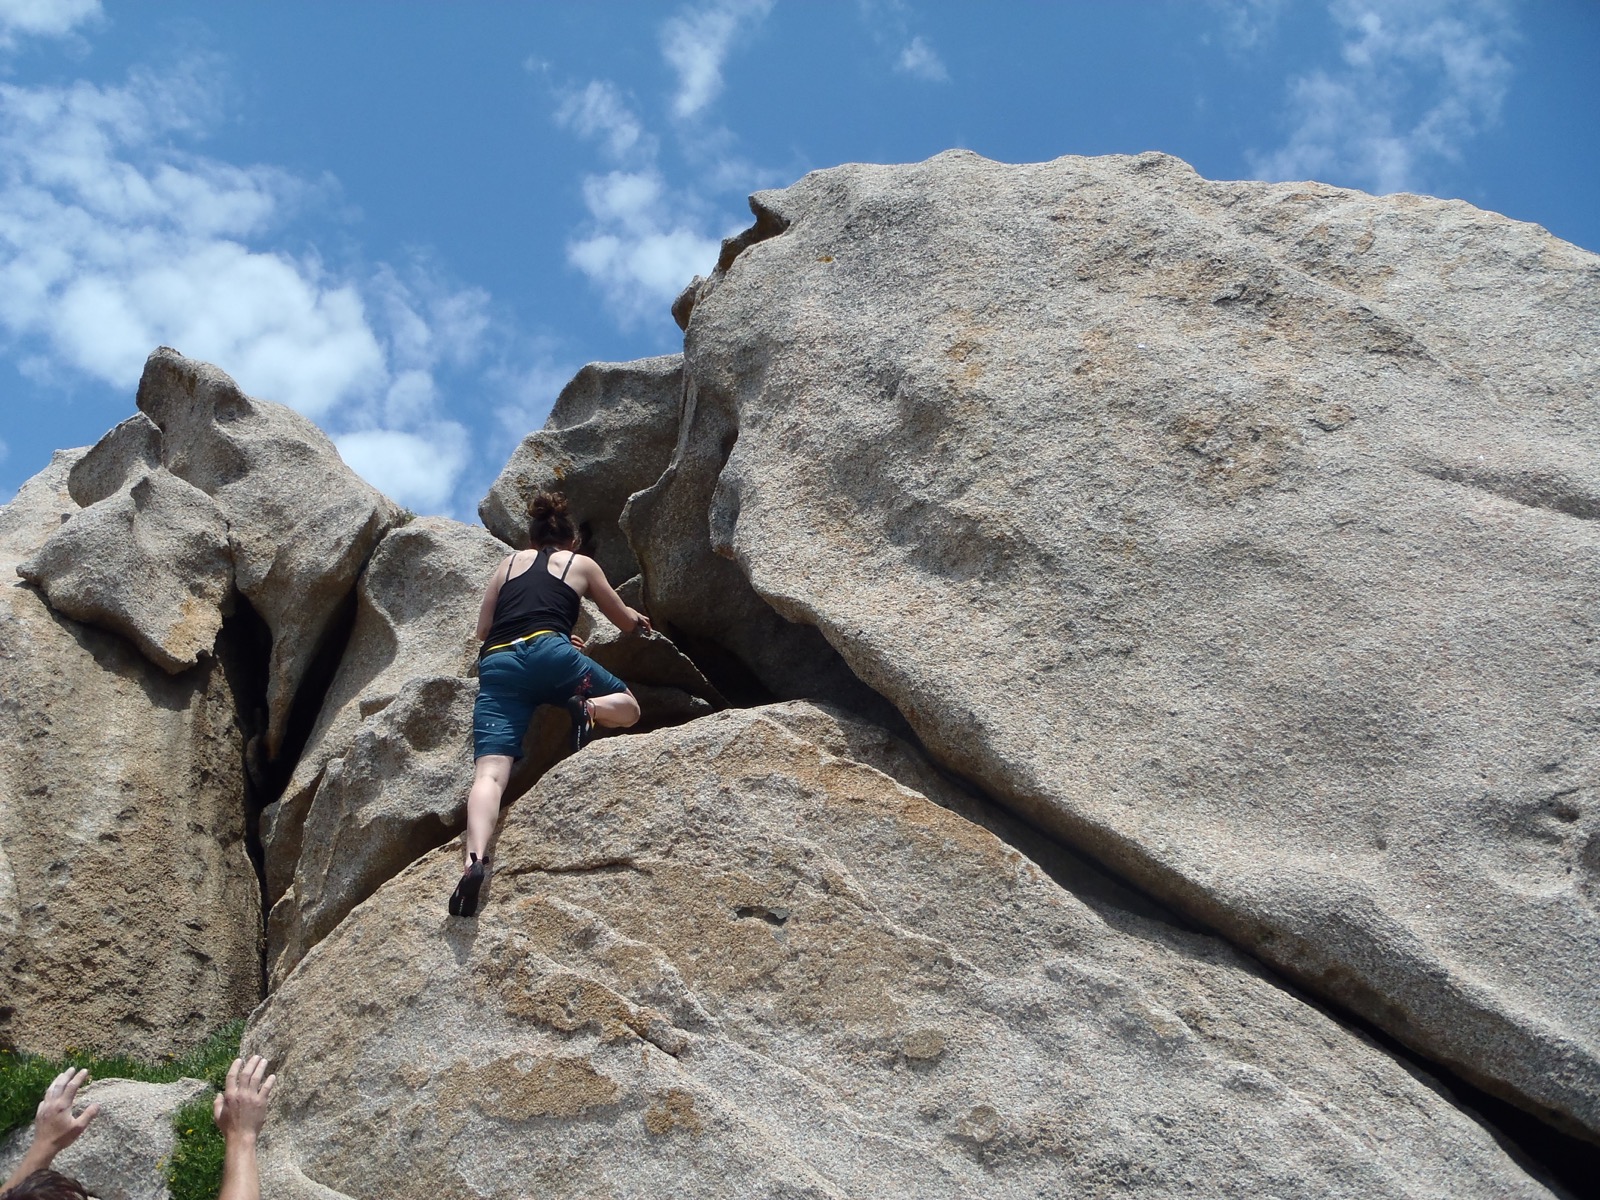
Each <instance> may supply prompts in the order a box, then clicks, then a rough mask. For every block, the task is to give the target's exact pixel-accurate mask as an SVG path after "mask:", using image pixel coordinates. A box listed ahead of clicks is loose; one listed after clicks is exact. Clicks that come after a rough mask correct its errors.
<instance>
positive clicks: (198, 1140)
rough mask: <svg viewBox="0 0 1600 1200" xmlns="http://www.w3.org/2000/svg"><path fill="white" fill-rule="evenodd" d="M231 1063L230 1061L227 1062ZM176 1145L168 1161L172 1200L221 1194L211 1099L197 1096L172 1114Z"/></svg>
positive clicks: (219, 1146)
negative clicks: (176, 1135) (176, 1137)
mask: <svg viewBox="0 0 1600 1200" xmlns="http://www.w3.org/2000/svg"><path fill="white" fill-rule="evenodd" d="M230 1061H231V1060H230ZM172 1127H173V1129H175V1130H176V1131H177V1134H178V1144H177V1146H175V1147H174V1148H173V1151H172V1157H171V1158H170V1159H168V1160H167V1190H168V1191H169V1192H171V1193H172V1200H214V1197H215V1196H216V1194H217V1193H218V1192H219V1191H221V1190H222V1155H223V1150H224V1148H225V1147H224V1143H223V1140H222V1133H221V1131H220V1130H218V1129H217V1126H216V1124H215V1122H213V1121H212V1120H211V1097H210V1096H200V1097H198V1098H197V1099H194V1100H191V1101H189V1103H187V1104H185V1105H184V1106H183V1107H182V1108H180V1109H179V1110H178V1111H177V1112H175V1113H173V1114H172Z"/></svg>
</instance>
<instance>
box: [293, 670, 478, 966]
mask: <svg viewBox="0 0 1600 1200" xmlns="http://www.w3.org/2000/svg"><path fill="white" fill-rule="evenodd" d="M477 690H478V689H477V685H476V683H475V682H474V681H473V680H471V679H465V678H460V677H457V676H449V675H444V676H433V677H428V678H418V679H412V680H410V681H408V682H407V683H406V684H405V685H404V686H403V687H402V688H401V689H400V692H399V694H398V695H396V696H395V697H393V699H392V700H391V702H390V703H389V704H387V705H385V706H384V708H383V709H382V710H381V711H379V712H377V713H375V714H374V715H373V717H372V719H371V720H369V721H367V722H365V723H364V724H363V725H362V726H361V727H360V728H359V729H357V730H356V731H355V733H354V735H353V737H352V738H351V740H350V745H349V746H348V747H347V749H346V750H345V752H344V753H343V754H342V755H340V756H339V757H337V758H334V759H331V760H329V762H328V764H327V766H326V767H325V768H324V769H323V771H322V774H321V777H320V779H319V780H318V782H317V785H316V790H315V795H314V797H313V799H312V801H311V804H310V807H309V810H308V812H307V814H306V818H305V823H304V826H303V829H302V831H301V834H300V838H299V843H300V845H299V856H298V858H297V859H296V861H295V867H294V882H293V884H292V886H291V887H290V888H289V890H288V892H287V893H286V894H285V895H284V896H283V898H282V899H280V900H279V901H278V902H277V903H276V904H275V905H273V908H272V914H271V921H270V924H269V926H268V931H267V950H268V961H269V971H270V975H269V983H270V984H271V986H273V987H277V986H278V985H279V984H280V983H281V982H282V981H283V979H284V977H285V976H286V975H288V973H289V972H290V971H292V970H293V969H294V967H295V964H297V963H298V962H299V961H300V960H301V958H303V957H304V956H305V953H306V951H307V950H309V949H310V948H311V947H312V946H314V945H316V944H317V942H319V941H321V940H322V939H323V938H324V937H326V936H327V935H328V934H329V933H330V932H332V930H333V928H334V926H336V925H337V924H338V923H339V922H340V921H341V920H343V919H344V917H345V915H346V914H347V913H349V911H350V910H351V909H352V908H354V907H355V906H356V905H357V904H359V903H360V902H361V901H363V900H365V899H366V898H367V897H368V896H370V895H371V894H372V893H373V892H375V891H376V890H377V889H378V886H379V885H380V884H381V883H383V882H384V881H385V880H386V879H388V878H390V877H391V876H393V875H396V874H398V873H399V872H400V870H401V869H402V868H404V867H405V866H406V864H408V863H410V862H411V861H412V860H413V859H415V858H417V857H418V856H419V855H422V854H424V853H426V852H427V851H429V850H432V849H433V848H434V847H435V846H438V845H441V844H442V843H444V842H445V841H447V840H448V839H449V838H450V837H451V836H453V835H454V834H456V833H459V832H460V831H461V830H462V829H463V828H464V827H465V826H466V820H467V818H466V801H467V786H468V784H470V783H471V782H472V701H473V698H474V697H475V696H476V695H477Z"/></svg>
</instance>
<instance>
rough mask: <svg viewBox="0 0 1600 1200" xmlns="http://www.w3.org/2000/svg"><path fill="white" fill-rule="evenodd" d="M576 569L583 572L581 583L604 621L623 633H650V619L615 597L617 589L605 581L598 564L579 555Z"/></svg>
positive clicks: (618, 597)
mask: <svg viewBox="0 0 1600 1200" xmlns="http://www.w3.org/2000/svg"><path fill="white" fill-rule="evenodd" d="M578 569H579V570H580V571H582V572H583V582H584V585H585V586H586V587H587V589H588V593H587V594H588V596H589V599H591V600H593V601H594V602H595V605H596V607H598V608H599V609H600V611H601V613H603V614H604V615H605V619H606V620H608V621H610V622H611V623H612V624H613V625H615V626H616V627H617V628H618V629H620V630H622V632H623V633H633V632H634V631H635V630H637V631H639V632H641V633H649V632H651V626H650V618H649V617H647V616H645V615H644V614H643V613H642V612H640V611H639V610H638V609H636V608H629V607H628V606H627V605H626V604H624V603H623V602H622V597H621V596H619V595H617V589H616V588H614V587H612V586H611V583H610V581H609V580H608V579H606V573H605V571H604V570H603V569H602V568H601V566H600V564H599V563H597V562H595V560H594V559H592V558H588V557H586V556H585V555H581V554H580V555H578Z"/></svg>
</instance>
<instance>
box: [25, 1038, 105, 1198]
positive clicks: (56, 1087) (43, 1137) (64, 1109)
mask: <svg viewBox="0 0 1600 1200" xmlns="http://www.w3.org/2000/svg"><path fill="white" fill-rule="evenodd" d="M88 1082H89V1072H87V1071H74V1070H73V1069H72V1068H71V1067H68V1068H67V1069H66V1070H65V1071H63V1072H61V1074H59V1075H57V1076H56V1077H55V1079H54V1080H53V1081H51V1084H50V1086H49V1087H48V1088H46V1089H45V1093H44V1099H43V1100H41V1101H39V1107H38V1109H37V1110H36V1111H35V1113H34V1117H33V1141H32V1142H30V1143H29V1144H28V1152H27V1153H26V1154H24V1155H23V1156H22V1161H21V1162H19V1163H18V1164H17V1169H16V1170H15V1171H13V1172H11V1178H10V1179H8V1180H6V1181H5V1184H4V1186H3V1187H0V1191H5V1190H6V1189H7V1188H10V1187H12V1186H14V1185H15V1184H17V1183H20V1182H21V1181H22V1180H24V1179H26V1178H27V1177H28V1176H29V1175H32V1174H33V1173H34V1172H35V1171H43V1170H45V1169H46V1168H48V1167H49V1166H50V1164H51V1163H52V1162H54V1161H55V1157H56V1155H57V1154H60V1153H61V1152H62V1151H63V1150H65V1149H66V1148H67V1147H68V1146H70V1145H72V1143H73V1142H75V1141H77V1140H78V1138H79V1137H80V1136H81V1135H82V1134H83V1131H84V1130H85V1129H87V1128H89V1122H90V1121H93V1120H94V1119H95V1117H97V1116H99V1115H100V1106H99V1105H98V1104H91V1105H89V1106H88V1107H87V1108H85V1109H84V1110H83V1111H82V1112H81V1113H79V1114H78V1115H77V1116H73V1115H72V1106H73V1104H74V1103H75V1102H76V1101H77V1099H78V1089H79V1088H81V1087H82V1086H83V1085H84V1084H86V1083H88Z"/></svg>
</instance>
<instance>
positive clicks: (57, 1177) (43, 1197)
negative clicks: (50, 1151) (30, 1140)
mask: <svg viewBox="0 0 1600 1200" xmlns="http://www.w3.org/2000/svg"><path fill="white" fill-rule="evenodd" d="M0 1200H89V1193H88V1192H87V1191H85V1190H84V1186H83V1184H81V1183H79V1182H78V1181H77V1180H76V1179H69V1178H68V1177H67V1176H65V1175H63V1174H61V1172H59V1171H35V1172H34V1173H33V1174H32V1175H29V1176H27V1177H26V1178H24V1179H23V1180H22V1181H21V1182H20V1183H18V1184H17V1186H16V1187H14V1188H11V1189H10V1190H9V1191H4V1192H0Z"/></svg>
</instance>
